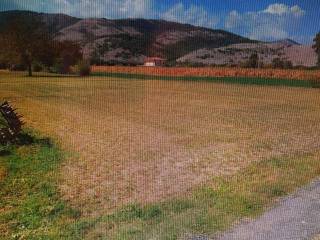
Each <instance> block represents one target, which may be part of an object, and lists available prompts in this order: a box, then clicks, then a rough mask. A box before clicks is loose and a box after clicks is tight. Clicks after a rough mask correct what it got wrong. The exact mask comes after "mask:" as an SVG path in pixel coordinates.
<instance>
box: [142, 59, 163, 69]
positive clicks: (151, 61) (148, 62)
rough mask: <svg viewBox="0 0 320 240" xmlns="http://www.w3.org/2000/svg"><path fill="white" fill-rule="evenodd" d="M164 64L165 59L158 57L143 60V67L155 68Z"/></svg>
mask: <svg viewBox="0 0 320 240" xmlns="http://www.w3.org/2000/svg"><path fill="white" fill-rule="evenodd" d="M165 62H166V59H164V58H160V57H147V58H146V59H145V60H144V66H146V67H157V66H163V65H164V64H165Z"/></svg>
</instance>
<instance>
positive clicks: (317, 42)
mask: <svg viewBox="0 0 320 240" xmlns="http://www.w3.org/2000/svg"><path fill="white" fill-rule="evenodd" d="M313 41H314V45H313V48H314V49H315V51H316V53H317V55H318V66H319V67H320V32H319V33H318V34H317V35H316V37H315V38H314V39H313Z"/></svg>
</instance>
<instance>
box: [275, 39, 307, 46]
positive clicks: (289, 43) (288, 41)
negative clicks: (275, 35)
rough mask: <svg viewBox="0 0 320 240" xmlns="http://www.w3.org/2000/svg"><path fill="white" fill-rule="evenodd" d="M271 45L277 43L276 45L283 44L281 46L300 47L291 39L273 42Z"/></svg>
mask: <svg viewBox="0 0 320 240" xmlns="http://www.w3.org/2000/svg"><path fill="white" fill-rule="evenodd" d="M272 43H278V44H283V45H301V44H300V43H298V42H296V41H294V40H292V39H289V38H286V39H281V40H278V41H274V42H272Z"/></svg>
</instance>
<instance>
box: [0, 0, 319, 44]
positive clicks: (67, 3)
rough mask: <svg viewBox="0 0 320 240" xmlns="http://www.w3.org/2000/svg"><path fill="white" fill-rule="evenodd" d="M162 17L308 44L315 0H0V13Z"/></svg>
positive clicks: (315, 13)
mask: <svg viewBox="0 0 320 240" xmlns="http://www.w3.org/2000/svg"><path fill="white" fill-rule="evenodd" d="M6 10H32V11H37V12H48V13H64V14H68V15H71V16H76V17H81V18H86V17H103V18H109V19H118V18H146V19H164V20H168V21H176V22H181V23H189V24H192V25H196V26H203V27H208V28H213V29H223V30H227V31H230V32H233V33H236V34H240V35H242V36H246V37H249V38H251V39H257V40H263V41H273V40H279V39H285V38H291V39H293V40H295V41H297V42H300V43H304V44H311V43H312V40H313V38H314V36H315V35H316V33H317V32H319V31H320V0H282V1H280V0H0V11H6Z"/></svg>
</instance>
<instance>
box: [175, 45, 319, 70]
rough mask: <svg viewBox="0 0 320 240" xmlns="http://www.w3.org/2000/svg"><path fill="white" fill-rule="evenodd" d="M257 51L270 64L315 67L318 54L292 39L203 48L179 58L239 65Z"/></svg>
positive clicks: (199, 62)
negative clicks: (281, 61) (273, 62)
mask: <svg viewBox="0 0 320 240" xmlns="http://www.w3.org/2000/svg"><path fill="white" fill-rule="evenodd" d="M254 53H257V54H258V56H259V61H260V62H262V63H263V64H264V65H270V64H271V63H272V61H273V59H276V58H279V59H281V60H283V61H290V62H291V63H292V65H293V66H305V67H313V66H316V64H317V54H316V52H315V51H314V49H313V48H312V46H310V45H300V44H298V43H293V42H291V41H287V40H285V41H283V40H281V41H276V42H271V43H261V42H260V43H240V44H231V45H228V46H225V47H219V48H214V49H208V48H202V49H198V50H196V51H193V52H190V53H188V54H186V55H185V56H183V57H181V58H178V59H177V62H178V63H180V64H186V63H188V64H190V63H191V64H194V65H225V66H239V65H242V64H244V63H245V62H246V61H248V59H249V58H250V56H251V55H252V54H254Z"/></svg>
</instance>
